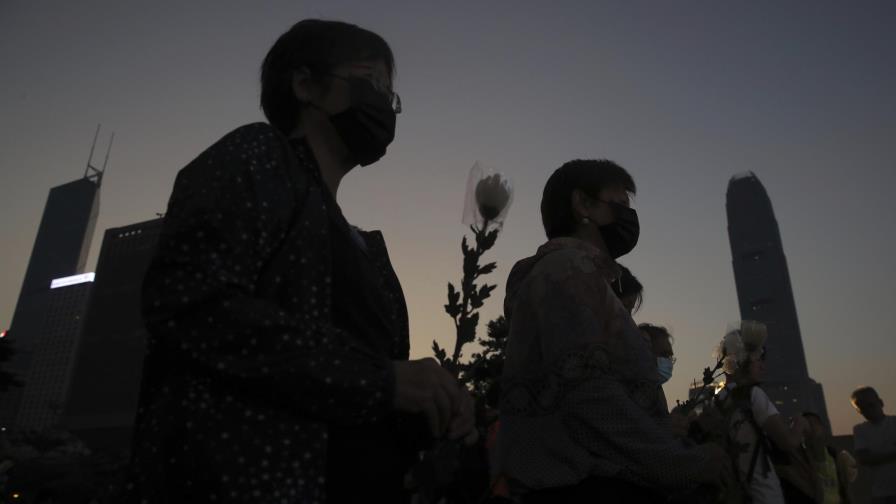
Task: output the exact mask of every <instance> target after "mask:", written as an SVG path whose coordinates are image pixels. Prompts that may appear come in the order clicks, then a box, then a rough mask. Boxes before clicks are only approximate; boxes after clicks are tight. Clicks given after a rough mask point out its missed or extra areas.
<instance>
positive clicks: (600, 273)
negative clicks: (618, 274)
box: [535, 240, 615, 280]
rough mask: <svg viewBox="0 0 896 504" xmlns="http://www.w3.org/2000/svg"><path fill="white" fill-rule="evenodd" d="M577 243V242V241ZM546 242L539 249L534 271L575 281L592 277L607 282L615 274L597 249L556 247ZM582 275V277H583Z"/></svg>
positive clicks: (611, 266) (610, 263)
mask: <svg viewBox="0 0 896 504" xmlns="http://www.w3.org/2000/svg"><path fill="white" fill-rule="evenodd" d="M577 241H578V240H577ZM552 242H554V240H552V241H551V242H548V243H547V244H545V246H542V247H541V248H540V249H539V253H538V254H537V255H536V257H539V260H538V262H537V264H536V265H535V269H536V270H537V271H538V272H540V273H545V274H549V275H550V276H552V277H555V278H557V277H568V278H574V279H577V280H582V279H584V278H588V276H589V275H593V276H594V278H595V279H598V278H602V279H604V280H608V279H610V278H612V277H613V275H614V273H615V269H614V267H613V266H614V265H613V264H612V261H611V262H609V263H608V262H607V261H605V260H604V258H602V257H601V255H600V251H599V249H597V248H596V247H586V246H557V245H558V244H554V243H552ZM560 245H562V244H560ZM583 275H584V276H583Z"/></svg>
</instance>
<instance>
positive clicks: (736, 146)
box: [0, 0, 896, 433]
mask: <svg viewBox="0 0 896 504" xmlns="http://www.w3.org/2000/svg"><path fill="white" fill-rule="evenodd" d="M130 4H131V3H129V2H114V1H98V0H97V1H91V0H85V1H80V2H63V1H55V2H49V1H24V0H0V75H2V77H0V187H2V188H3V207H2V208H3V212H2V214H0V236H3V238H4V249H5V254H4V261H3V262H2V264H0V279H2V280H3V284H4V285H5V286H6V288H5V289H3V290H2V292H0V326H2V327H5V326H8V325H9V322H10V318H11V317H12V312H13V309H14V307H15V301H16V296H17V295H18V292H19V288H20V286H21V282H22V279H23V277H24V272H25V267H26V264H27V260H28V256H29V254H30V251H31V247H32V244H33V241H34V238H35V235H36V232H37V225H38V222H39V220H40V216H41V212H42V209H43V205H44V203H45V201H46V196H47V192H48V190H49V188H50V187H52V186H54V185H59V184H61V183H64V182H68V181H70V180H73V179H75V178H77V177H79V176H80V175H81V174H82V173H83V170H84V166H85V163H86V161H87V154H88V152H89V149H90V144H91V141H92V139H93V133H94V129H95V128H96V124H97V123H102V124H103V132H102V134H101V141H100V145H99V146H98V148H97V151H98V153H100V152H102V153H104V152H105V145H106V141H107V140H108V133H109V132H110V131H111V130H114V131H115V133H116V137H115V144H114V146H113V149H112V155H111V159H110V162H109V170H108V172H107V174H106V178H105V183H104V187H103V189H102V196H101V198H102V203H101V207H100V217H99V221H98V224H97V230H96V233H95V239H94V243H93V247H92V250H91V257H90V260H89V263H88V264H89V267H90V268H91V269H92V268H93V266H94V265H95V263H96V257H97V255H98V252H99V247H100V242H101V239H102V234H103V233H102V232H103V230H105V229H106V228H109V227H116V226H122V225H126V224H130V223H133V222H137V221H140V220H146V219H150V218H153V217H154V215H155V213H156V212H161V211H164V208H165V205H166V202H167V198H168V194H169V192H170V189H171V184H172V182H173V180H174V176H175V174H176V172H177V171H178V170H179V169H180V168H181V167H183V166H184V165H185V164H186V163H188V162H189V161H190V160H191V159H192V158H193V157H195V156H196V155H197V154H199V153H200V152H201V151H202V150H203V149H205V148H206V147H207V146H208V145H210V144H211V143H213V142H214V141H215V140H216V139H218V138H219V137H220V136H222V135H224V134H225V133H227V132H228V131H230V130H231V129H233V128H235V127H237V126H239V125H241V124H244V123H248V122H253V121H258V120H261V119H262V114H261V112H260V109H259V107H258V93H259V92H258V83H257V78H258V67H259V64H260V63H261V60H262V58H263V56H264V54H265V53H266V51H267V50H268V48H269V47H270V45H271V44H272V43H273V41H274V40H275V39H276V37H277V36H279V35H280V34H281V33H282V32H284V31H285V30H286V29H288V28H289V27H290V26H291V25H292V23H294V22H295V21H298V20H300V19H303V18H306V17H323V18H329V19H340V20H345V21H349V22H353V23H356V24H359V25H361V26H363V27H365V28H368V29H371V30H373V31H376V32H378V33H380V34H381V35H382V36H383V37H384V38H385V39H386V40H387V41H388V42H389V43H390V44H391V46H392V48H393V50H394V52H395V55H396V60H397V65H398V72H399V76H398V80H397V82H396V89H397V91H398V92H399V93H400V94H401V97H402V101H403V105H404V112H403V113H402V114H401V115H400V116H399V122H398V133H397V140H396V142H395V143H394V144H393V145H392V147H390V149H389V153H388V155H387V156H386V157H385V158H384V159H383V160H382V161H381V162H379V163H377V164H375V165H373V166H369V167H366V168H363V169H358V170H356V171H355V172H353V173H352V174H351V175H350V176H349V177H347V179H346V180H345V182H344V184H343V187H342V188H341V189H340V193H339V201H340V204H341V205H342V207H343V210H344V211H345V213H346V215H347V216H348V218H349V220H351V221H352V222H353V223H355V224H357V225H359V226H361V227H363V228H367V229H381V230H383V232H384V234H385V236H386V239H387V241H388V243H389V245H390V251H391V255H392V258H393V262H394V263H395V267H396V270H397V272H398V274H399V277H400V278H401V280H402V283H403V285H404V288H405V291H406V295H407V297H408V300H409V308H410V318H411V334H412V345H411V351H412V355H413V356H416V357H420V356H427V355H430V350H429V347H430V344H431V341H432V339H433V338H435V339H437V340H438V341H440V342H441V343H442V344H443V345H446V346H447V345H449V344H451V343H452V342H453V326H452V325H451V321H450V319H449V318H448V316H447V315H445V313H444V312H443V310H442V305H443V304H444V302H445V285H446V282H447V281H449V280H453V281H456V280H457V278H458V277H459V275H460V261H461V255H460V250H459V242H460V238H461V235H462V234H463V232H464V231H465V229H464V227H463V226H462V225H461V222H460V220H461V211H462V207H463V200H464V188H465V182H466V176H467V172H468V170H469V169H470V167H471V166H472V165H473V163H474V162H475V161H477V160H479V161H481V162H483V163H485V164H486V165H489V166H492V167H494V168H496V169H498V170H500V171H503V172H504V173H506V174H507V175H508V176H510V177H511V178H512V180H513V183H514V186H515V201H514V204H513V207H512V208H511V209H510V214H509V217H508V220H507V222H506V225H505V228H504V232H503V234H502V235H501V237H500V238H499V240H498V243H497V245H496V246H495V248H494V249H493V251H492V253H491V254H490V256H489V259H493V260H497V261H498V270H497V271H496V272H495V273H494V274H493V275H492V277H491V278H492V279H493V280H494V281H496V282H497V283H498V284H499V288H498V290H497V291H496V295H495V296H494V297H492V298H491V299H490V300H489V301H488V302H487V304H486V307H485V309H484V313H483V319H491V318H493V317H494V316H496V315H498V314H499V312H500V307H501V301H502V298H503V295H502V294H501V293H502V292H503V287H504V285H503V283H504V279H505V278H506V275H507V273H508V271H509V268H510V267H511V266H512V265H513V262H514V261H516V260H518V259H520V258H522V257H524V256H527V255H530V254H532V253H533V252H534V251H535V249H536V248H537V246H538V245H539V244H541V243H542V242H543V241H544V235H543V231H542V228H541V224H540V217H539V212H538V205H539V201H540V197H541V190H542V187H543V185H544V182H545V180H546V179H547V177H548V175H549V174H550V173H551V172H552V171H553V170H554V169H556V168H557V167H558V166H559V165H560V164H562V163H563V162H564V161H567V160H569V159H572V158H578V157H585V158H594V157H606V158H610V159H613V160H615V161H617V162H619V163H620V164H622V165H623V166H625V167H627V168H628V169H629V170H630V172H631V173H632V175H633V176H634V177H635V180H636V182H637V184H638V188H639V190H638V195H637V197H636V199H635V205H636V208H637V209H638V212H639V215H640V218H641V223H642V234H641V241H640V243H639V245H638V248H637V249H636V250H635V251H634V252H633V253H632V254H630V255H628V256H626V257H624V258H623V260H622V262H623V263H625V264H626V265H628V266H629V267H631V269H632V270H633V271H634V273H635V274H636V275H637V276H638V277H639V278H640V279H641V281H642V282H643V283H644V285H645V288H646V300H645V304H644V307H643V308H642V310H641V311H640V312H639V313H638V314H637V315H636V319H637V320H638V321H641V322H648V321H649V322H652V323H658V324H664V325H667V326H669V327H670V328H671V329H672V331H673V334H674V336H675V338H676V340H675V352H676V354H677V355H678V363H677V365H676V368H675V376H674V377H673V378H672V380H671V381H670V383H669V384H667V385H666V391H667V392H666V393H667V395H668V396H669V398H670V400H672V401H674V399H676V398H684V397H685V396H686V390H687V384H688V383H689V382H690V381H691V380H692V379H693V378H695V377H697V376H698V375H699V374H700V371H701V370H702V368H703V366H705V365H708V364H710V359H711V351H712V347H713V345H714V343H715V342H716V341H717V340H718V339H719V338H720V337H721V335H722V334H723V333H724V331H725V329H726V327H727V325H728V324H730V323H733V322H735V321H736V320H738V318H739V314H738V305H737V298H736V293H735V288H734V278H733V273H732V269H731V254H730V249H729V245H728V237H727V231H726V217H725V205H724V203H725V190H726V187H727V183H728V179H729V178H730V177H731V176H732V175H733V174H735V173H738V172H742V171H747V170H752V171H754V172H755V173H756V174H757V175H758V176H759V178H760V180H761V181H762V182H763V184H764V185H765V187H766V189H767V190H768V193H769V195H770V197H771V199H772V204H773V206H774V208H775V212H776V214H777V218H778V223H779V225H780V228H781V234H782V238H783V242H784V250H785V253H786V255H787V258H788V261H789V267H790V272H791V275H792V278H791V280H792V283H793V288H794V295H795V298H796V305H797V309H798V314H799V319H800V324H801V327H802V335H803V341H804V345H805V347H806V354H807V360H808V364H809V370H810V374H811V375H812V377H813V378H815V379H816V380H818V381H819V382H821V383H822V384H823V385H824V388H825V392H826V397H827V403H828V409H829V414H830V416H831V418H832V421H833V427H834V431H835V433H847V432H849V431H850V429H851V426H852V425H853V424H854V423H856V422H858V421H859V420H860V417H859V416H858V415H857V414H856V413H855V412H854V411H852V409H851V407H850V405H849V403H848V396H849V393H850V391H851V390H852V389H853V388H854V387H856V386H858V385H862V384H869V385H873V386H875V387H877V388H878V390H879V391H880V392H881V395H882V397H883V398H884V401H888V402H889V403H890V404H892V405H893V406H891V407H889V409H888V411H889V412H890V413H896V371H894V368H893V361H894V357H896V338H894V328H893V317H892V313H891V312H890V310H893V307H894V306H896V290H894V288H893V287H894V285H896V273H894V268H893V261H894V259H893V257H892V256H893V251H894V249H896V239H894V236H893V231H892V229H893V227H892V222H893V220H894V217H896V203H894V202H893V200H892V199H891V194H892V192H893V189H892V188H893V187H894V184H896V174H894V169H896V166H894V165H896V162H894V159H896V156H894V154H896V97H894V91H893V90H894V89H896V65H894V61H896V30H893V26H894V24H896V4H894V3H893V2H888V1H877V2H872V1H869V2H848V3H846V2H821V1H804V2H772V1H757V2H727V3H725V2H716V1H689V2H637V1H615V2H594V1H581V2H551V3H550V5H549V3H548V2H509V1H488V2H435V1H413V2H412V1H407V2H371V1H362V0H356V1H342V0H328V1H325V2H323V1H321V2H299V1H270V2H248V1H246V2H229V1H219V0H214V1H211V0H206V1H194V2H147V3H143V4H142V5H130ZM97 159H98V161H97V162H101V155H100V156H97Z"/></svg>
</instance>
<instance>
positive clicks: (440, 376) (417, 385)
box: [392, 358, 472, 437]
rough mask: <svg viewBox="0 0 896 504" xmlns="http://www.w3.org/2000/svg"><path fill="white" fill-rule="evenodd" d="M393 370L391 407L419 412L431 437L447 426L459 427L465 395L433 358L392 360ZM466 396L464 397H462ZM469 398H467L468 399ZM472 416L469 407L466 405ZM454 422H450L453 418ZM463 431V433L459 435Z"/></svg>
mask: <svg viewBox="0 0 896 504" xmlns="http://www.w3.org/2000/svg"><path fill="white" fill-rule="evenodd" d="M392 366H393V369H394V371H395V409H397V410H399V411H403V412H406V413H423V415H424V416H425V417H426V420H427V421H428V422H429V429H430V431H432V435H433V436H435V437H441V436H442V435H443V434H445V431H446V430H447V429H448V428H449V427H451V428H452V432H453V433H455V434H456V432H454V431H456V430H462V429H463V428H464V427H465V422H466V419H465V418H464V415H465V413H464V412H465V411H466V410H465V408H466V407H467V406H465V405H464V401H465V400H470V399H469V394H466V393H464V392H463V391H462V390H461V389H460V387H459V386H458V384H457V381H456V380H455V379H454V377H453V376H451V374H450V373H449V372H448V371H445V370H444V369H443V368H442V366H439V363H438V362H436V360H435V359H433V358H427V359H419V360H412V361H393V363H392ZM465 396H466V399H465ZM470 401H471V400H470ZM469 410H470V411H471V413H470V416H471V417H472V407H469ZM457 417H462V418H461V419H459V420H457V425H456V426H455V425H454V422H452V420H454V419H455V418H457ZM463 434H466V432H463V433H462V434H460V435H463Z"/></svg>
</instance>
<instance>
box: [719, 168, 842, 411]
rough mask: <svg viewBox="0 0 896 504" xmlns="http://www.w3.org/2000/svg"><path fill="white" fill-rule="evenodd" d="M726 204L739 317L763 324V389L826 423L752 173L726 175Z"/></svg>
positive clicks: (780, 251) (762, 194) (765, 201)
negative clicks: (764, 348) (764, 338)
mask: <svg viewBox="0 0 896 504" xmlns="http://www.w3.org/2000/svg"><path fill="white" fill-rule="evenodd" d="M726 209H727V213H728V239H729V241H730V242H731V257H732V265H733V267H734V281H735V284H736V286H737V299H738V303H739V304H740V314H741V319H744V320H757V321H760V322H763V323H765V324H766V326H768V341H767V342H766V352H767V353H766V363H765V364H766V365H765V381H764V383H763V389H764V390H765V391H766V393H768V395H769V397H770V398H771V399H772V401H774V403H775V405H776V406H777V408H778V410H779V411H780V412H781V414H782V415H785V416H793V415H799V414H801V413H803V412H805V411H812V412H814V413H816V414H818V415H819V416H821V417H822V419H823V420H824V422H825V424H826V425H828V426H829V427H830V422H829V421H828V415H827V407H826V405H825V401H824V392H823V391H822V388H821V385H820V384H818V383H816V382H815V381H814V380H812V378H810V377H809V370H808V366H807V364H806V354H805V352H804V351H803V339H802V335H801V334H800V325H799V320H798V318H797V314H796V304H795V303H794V300H793V289H792V288H791V285H790V273H789V271H788V269H787V258H786V257H785V255H784V248H783V245H782V243H781V233H780V230H779V229H778V221H777V220H776V219H775V213H774V210H773V209H772V203H771V200H770V199H769V197H768V193H767V192H766V191H765V187H763V185H762V182H760V181H759V178H758V177H756V175H755V174H753V173H752V172H748V173H744V174H740V175H735V176H734V177H732V178H731V180H730V181H729V182H728V194H727V198H726Z"/></svg>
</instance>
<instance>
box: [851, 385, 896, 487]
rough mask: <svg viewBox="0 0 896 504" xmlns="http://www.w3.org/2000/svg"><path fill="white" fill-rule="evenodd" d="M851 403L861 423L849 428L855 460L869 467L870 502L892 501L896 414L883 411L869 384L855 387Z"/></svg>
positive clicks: (894, 472)
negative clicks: (895, 415)
mask: <svg viewBox="0 0 896 504" xmlns="http://www.w3.org/2000/svg"><path fill="white" fill-rule="evenodd" d="M851 401H852V405H853V407H854V408H855V409H856V411H858V412H859V414H860V415H862V416H863V417H865V420H866V421H865V422H863V423H860V424H858V425H856V426H855V427H853V428H852V433H853V447H854V448H855V454H856V459H857V460H858V461H859V463H860V464H862V465H863V466H867V467H869V468H871V470H872V471H873V473H874V483H873V484H872V487H871V497H872V500H873V502H874V504H896V417H894V416H892V415H885V414H884V402H883V400H882V399H881V398H880V396H879V395H877V391H876V390H874V389H873V388H871V387H860V388H857V389H856V390H855V391H854V392H853V393H852V397H851Z"/></svg>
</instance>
